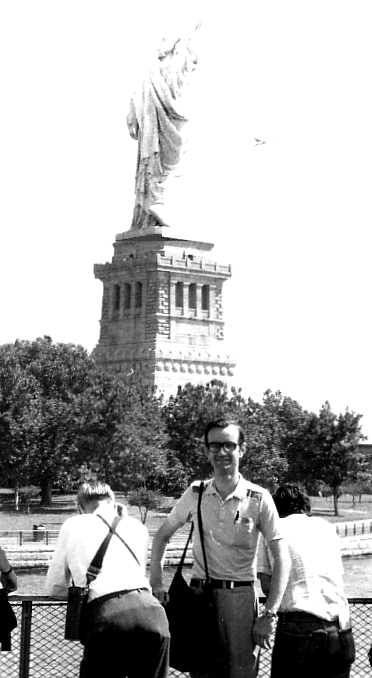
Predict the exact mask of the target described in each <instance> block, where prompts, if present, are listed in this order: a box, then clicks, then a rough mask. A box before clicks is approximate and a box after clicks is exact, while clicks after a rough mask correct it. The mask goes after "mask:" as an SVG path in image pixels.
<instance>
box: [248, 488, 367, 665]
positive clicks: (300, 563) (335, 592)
mask: <svg viewBox="0 0 372 678" xmlns="http://www.w3.org/2000/svg"><path fill="white" fill-rule="evenodd" d="M273 499H274V503H275V506H276V508H277V509H278V513H279V516H280V531H281V532H282V534H283V536H284V538H285V539H286V541H287V544H288V548H289V554H290V556H291V569H290V573H289V579H288V584H287V587H286V590H285V592H284V595H283V598H282V602H281V604H280V607H279V610H278V625H277V629H276V636H275V644H274V649H273V654H272V665H271V678H282V677H283V676H285V677H286V678H299V676H301V678H314V676H316V678H336V677H337V678H348V676H349V674H350V667H351V664H352V662H353V661H354V640H353V635H352V631H351V622H350V612H349V605H348V601H347V598H346V595H345V592H344V587H343V582H342V573H343V568H342V560H341V553H340V545H339V538H338V536H337V534H336V531H335V529H334V526H333V525H331V524H330V523H328V522H327V521H326V520H324V519H323V518H310V517H309V513H310V500H309V497H308V496H307V494H306V493H305V492H302V491H301V490H300V488H299V487H298V485H295V484H287V485H282V486H281V487H279V488H278V489H277V490H276V491H275V492H274V494H273ZM272 563H273V557H272V554H271V547H270V545H269V546H267V544H264V543H261V544H260V549H259V556H258V563H257V573H258V576H259V578H260V580H261V586H262V590H263V592H264V594H265V595H269V593H270V590H271V580H272Z"/></svg>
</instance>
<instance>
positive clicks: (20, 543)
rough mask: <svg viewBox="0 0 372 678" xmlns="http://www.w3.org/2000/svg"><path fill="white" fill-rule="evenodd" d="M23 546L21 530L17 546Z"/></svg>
mask: <svg viewBox="0 0 372 678" xmlns="http://www.w3.org/2000/svg"><path fill="white" fill-rule="evenodd" d="M22 544H23V533H22V530H20V531H19V545H20V546H22Z"/></svg>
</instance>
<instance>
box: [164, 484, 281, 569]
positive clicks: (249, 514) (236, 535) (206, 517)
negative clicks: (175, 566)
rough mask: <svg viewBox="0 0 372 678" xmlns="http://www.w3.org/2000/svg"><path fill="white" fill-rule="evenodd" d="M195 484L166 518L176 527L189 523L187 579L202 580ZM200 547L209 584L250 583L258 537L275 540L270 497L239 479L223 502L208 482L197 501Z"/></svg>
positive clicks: (276, 528) (277, 536)
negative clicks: (190, 563)
mask: <svg viewBox="0 0 372 678" xmlns="http://www.w3.org/2000/svg"><path fill="white" fill-rule="evenodd" d="M199 487H200V483H199V482H196V483H193V484H192V485H190V487H189V488H188V489H187V490H186V492H185V493H184V494H183V495H182V497H181V498H180V499H179V501H178V502H177V504H176V506H175V507H174V508H173V510H172V511H171V513H170V514H169V516H168V521H169V523H170V524H171V525H172V526H173V527H175V528H178V527H181V525H184V524H185V523H186V522H187V521H190V520H192V521H193V522H194V526H195V529H194V544H193V552H194V566H193V576H195V577H198V578H201V579H203V578H205V569H204V560H203V553H202V548H201V543H200V537H199V530H198V520H197V505H198V498H199ZM201 510H202V520H203V533H204V543H205V547H206V553H207V562H208V569H209V575H210V577H212V578H213V579H233V580H238V581H239V580H241V581H242V580H244V581H246V580H254V579H255V578H256V560H257V546H258V539H259V534H260V532H262V534H263V535H264V537H265V540H266V541H268V542H271V541H273V540H275V539H280V538H281V533H280V529H279V527H280V522H279V517H278V513H277V510H276V508H275V505H274V502H273V499H272V497H271V495H270V493H269V492H268V491H267V490H265V489H264V488H263V487H260V486H259V485H255V484H254V483H251V482H249V481H248V480H245V479H244V478H243V477H242V476H240V478H239V482H238V484H237V486H236V488H235V490H234V491H233V492H232V493H231V494H230V495H229V496H228V497H227V498H226V499H225V500H224V501H223V500H222V499H221V497H220V495H219V493H218V491H217V489H216V487H215V484H214V481H213V480H209V481H207V482H206V483H205V487H204V492H203V498H202V505H201Z"/></svg>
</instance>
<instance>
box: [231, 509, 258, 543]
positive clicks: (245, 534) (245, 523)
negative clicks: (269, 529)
mask: <svg viewBox="0 0 372 678" xmlns="http://www.w3.org/2000/svg"><path fill="white" fill-rule="evenodd" d="M253 528H254V521H253V518H251V517H250V516H244V515H243V516H242V517H241V518H240V519H239V520H236V521H235V523H234V544H236V545H238V546H248V545H249V544H250V542H251V540H252V532H253Z"/></svg>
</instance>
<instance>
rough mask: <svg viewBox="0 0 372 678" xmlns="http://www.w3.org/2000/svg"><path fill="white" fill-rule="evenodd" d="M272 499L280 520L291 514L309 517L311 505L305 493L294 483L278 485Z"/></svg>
mask: <svg viewBox="0 0 372 678" xmlns="http://www.w3.org/2000/svg"><path fill="white" fill-rule="evenodd" d="M273 499H274V504H275V506H276V508H277V511H278V513H279V516H280V517H281V518H286V516H290V515H291V514H292V513H307V514H308V515H309V513H310V511H311V503H310V499H309V497H308V495H307V493H306V491H305V490H303V489H301V488H300V487H299V485H296V484H295V483H287V484H285V485H280V487H278V488H277V489H276V490H275V492H274V493H273Z"/></svg>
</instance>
